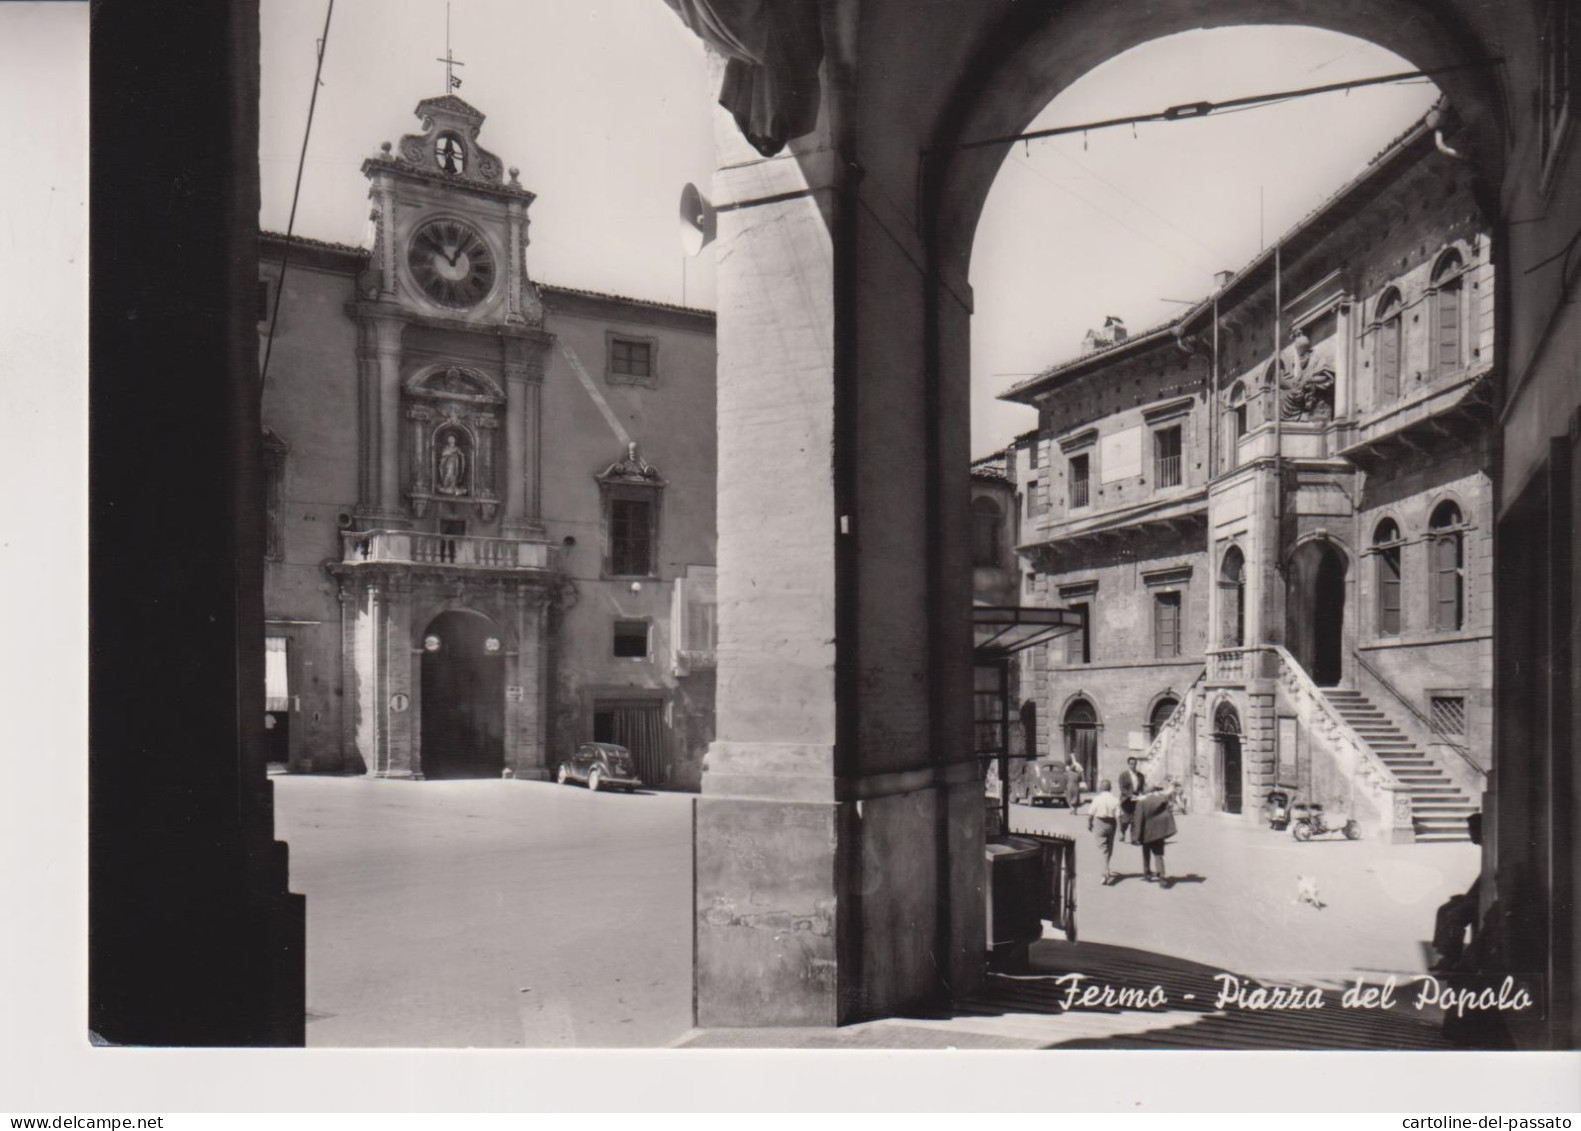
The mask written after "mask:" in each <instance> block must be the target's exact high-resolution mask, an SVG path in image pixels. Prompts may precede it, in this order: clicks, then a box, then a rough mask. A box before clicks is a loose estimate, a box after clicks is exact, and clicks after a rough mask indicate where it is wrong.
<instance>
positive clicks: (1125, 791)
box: [1120, 758, 1147, 844]
mask: <svg viewBox="0 0 1581 1131" xmlns="http://www.w3.org/2000/svg"><path fill="white" fill-rule="evenodd" d="M1146 788H1147V777H1146V775H1145V774H1143V773H1142V771H1141V770H1139V769H1137V768H1136V759H1135V758H1127V759H1126V760H1125V772H1124V773H1122V774H1121V775H1120V839H1121V840H1126V839H1129V840H1130V841H1131V843H1132V844H1141V843H1142V842H1141V841H1139V840H1138V839H1137V838H1136V834H1135V830H1134V829H1133V828H1132V827H1131V822H1132V818H1133V816H1134V815H1135V813H1136V799H1137V798H1138V797H1139V796H1141V794H1142V791H1143V790H1145V789H1146Z"/></svg>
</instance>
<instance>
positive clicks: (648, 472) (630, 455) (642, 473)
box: [599, 440, 659, 480]
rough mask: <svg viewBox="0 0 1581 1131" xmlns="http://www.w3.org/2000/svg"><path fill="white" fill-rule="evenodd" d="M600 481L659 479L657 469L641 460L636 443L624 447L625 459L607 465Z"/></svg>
mask: <svg viewBox="0 0 1581 1131" xmlns="http://www.w3.org/2000/svg"><path fill="white" fill-rule="evenodd" d="M599 478H601V479H652V480H656V479H658V478H659V469H658V468H656V467H654V466H653V465H652V464H651V463H649V462H648V461H647V460H645V459H643V458H642V456H641V454H640V453H639V452H638V451H637V441H635V440H633V441H631V442H630V443H628V444H627V445H626V457H625V458H624V459H618V460H616V461H615V462H614V463H612V464H610V465H609V468H608V470H606V471H605V472H604V474H603V475H601V476H600V477H599Z"/></svg>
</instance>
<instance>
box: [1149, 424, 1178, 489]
mask: <svg viewBox="0 0 1581 1131" xmlns="http://www.w3.org/2000/svg"><path fill="white" fill-rule="evenodd" d="M1180 475H1181V468H1180V426H1179V425H1178V424H1177V425H1176V426H1175V427H1173V428H1160V429H1159V430H1158V431H1157V432H1154V433H1153V484H1154V486H1156V487H1178V486H1180Z"/></svg>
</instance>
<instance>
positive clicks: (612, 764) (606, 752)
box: [554, 742, 642, 793]
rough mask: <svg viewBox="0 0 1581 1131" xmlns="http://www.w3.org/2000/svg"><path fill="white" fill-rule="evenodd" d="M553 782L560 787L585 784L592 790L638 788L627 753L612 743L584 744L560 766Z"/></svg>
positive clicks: (638, 781)
mask: <svg viewBox="0 0 1581 1131" xmlns="http://www.w3.org/2000/svg"><path fill="white" fill-rule="evenodd" d="M554 780H555V781H557V782H559V783H560V784H561V785H566V784H569V783H570V782H574V781H575V782H585V783H586V784H587V788H588V789H591V790H593V791H595V792H596V791H598V790H600V789H624V790H626V791H627V792H628V793H629V792H630V791H631V790H634V789H641V788H642V779H641V778H640V777H638V776H637V767H636V765H635V763H633V762H632V760H631V751H629V750H627V749H626V748H625V747H624V746H617V745H615V744H614V743H613V742H584V743H582V745H581V746H578V747H577V748H576V753H575V754H573V755H571V757H570V758H569V759H567V760H566V761H564V762H561V763H560V769H559V772H557V773H556V774H555V779H554Z"/></svg>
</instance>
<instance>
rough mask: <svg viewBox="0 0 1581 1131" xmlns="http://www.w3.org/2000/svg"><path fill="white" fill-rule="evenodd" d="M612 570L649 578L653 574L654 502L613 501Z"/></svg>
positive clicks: (611, 533)
mask: <svg viewBox="0 0 1581 1131" xmlns="http://www.w3.org/2000/svg"><path fill="white" fill-rule="evenodd" d="M609 571H610V572H611V573H613V574H618V575H623V576H624V575H635V576H639V577H646V576H647V575H648V574H650V573H652V572H653V503H652V502H650V501H648V500H646V499H611V500H610V501H609Z"/></svg>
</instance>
